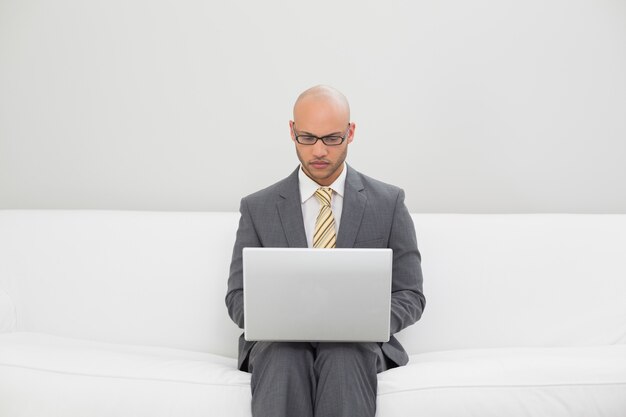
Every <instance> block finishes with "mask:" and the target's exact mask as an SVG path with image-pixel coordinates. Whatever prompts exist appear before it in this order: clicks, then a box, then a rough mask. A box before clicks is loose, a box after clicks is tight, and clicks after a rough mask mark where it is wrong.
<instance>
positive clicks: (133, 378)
mask: <svg viewBox="0 0 626 417" xmlns="http://www.w3.org/2000/svg"><path fill="white" fill-rule="evenodd" d="M0 392H2V393H3V396H4V395H6V396H5V397H4V398H3V399H1V400H0V415H2V416H5V415H6V416H33V415H47V416H57V415H59V416H61V415H63V416H74V415H76V416H85V415H89V416H123V415H133V416H175V415H176V416H181V415H184V416H207V415H222V416H249V415H250V376H249V374H246V373H243V372H240V371H238V370H237V369H236V360H235V359H232V358H225V357H221V356H218V355H212V354H206V353H201V352H193V351H184V350H177V349H170V348H159V347H147V346H130V345H129V346H125V345H117V344H109V343H100V342H94V341H87V340H78V339H70V338H64V337H57V336H52V335H47V334H41V333H27V332H16V333H4V334H0ZM220 410H221V411H220Z"/></svg>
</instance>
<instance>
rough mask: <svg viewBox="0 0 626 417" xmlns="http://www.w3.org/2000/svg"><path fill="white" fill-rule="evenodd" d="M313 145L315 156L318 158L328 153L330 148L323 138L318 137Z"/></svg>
mask: <svg viewBox="0 0 626 417" xmlns="http://www.w3.org/2000/svg"><path fill="white" fill-rule="evenodd" d="M312 146H313V156H314V157H316V158H322V157H324V156H326V155H327V154H328V149H327V148H326V145H324V142H323V141H322V140H321V139H318V140H317V142H315V144H313V145H312Z"/></svg>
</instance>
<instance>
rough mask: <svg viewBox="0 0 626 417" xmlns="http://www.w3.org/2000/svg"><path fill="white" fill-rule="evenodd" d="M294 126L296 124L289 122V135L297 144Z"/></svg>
mask: <svg viewBox="0 0 626 417" xmlns="http://www.w3.org/2000/svg"><path fill="white" fill-rule="evenodd" d="M294 124H295V122H294V121H293V120H290V121H289V135H290V136H291V140H292V141H294V142H295V141H296V137H295V135H294V133H293V126H294Z"/></svg>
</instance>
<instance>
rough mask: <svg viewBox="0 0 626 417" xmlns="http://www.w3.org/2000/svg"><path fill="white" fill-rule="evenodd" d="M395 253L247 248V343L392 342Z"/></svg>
mask: <svg viewBox="0 0 626 417" xmlns="http://www.w3.org/2000/svg"><path fill="white" fill-rule="evenodd" d="M392 259H393V253H392V250H391V249H307V248H244V249H243V290H244V324H245V326H244V330H245V338H246V340H265V341H312V342H313V341H319V342H322V341H324V342H329V341H337V342H339V341H342V342H345V341H351V342H357V341H358V342H386V341H388V340H389V319H390V316H389V315H390V303H391V268H392Z"/></svg>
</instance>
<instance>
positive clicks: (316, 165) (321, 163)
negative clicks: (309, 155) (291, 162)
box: [309, 161, 330, 169]
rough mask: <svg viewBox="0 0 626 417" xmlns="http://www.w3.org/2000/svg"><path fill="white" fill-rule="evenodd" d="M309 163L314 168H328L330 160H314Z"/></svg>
mask: <svg viewBox="0 0 626 417" xmlns="http://www.w3.org/2000/svg"><path fill="white" fill-rule="evenodd" d="M309 165H311V166H312V167H313V168H316V169H324V168H326V167H327V166H328V165H330V162H325V161H312V162H310V163H309Z"/></svg>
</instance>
